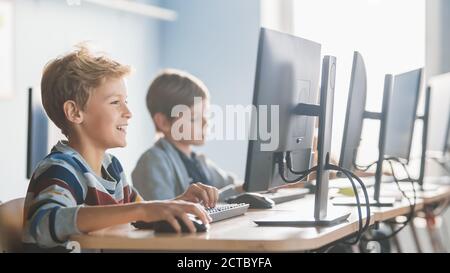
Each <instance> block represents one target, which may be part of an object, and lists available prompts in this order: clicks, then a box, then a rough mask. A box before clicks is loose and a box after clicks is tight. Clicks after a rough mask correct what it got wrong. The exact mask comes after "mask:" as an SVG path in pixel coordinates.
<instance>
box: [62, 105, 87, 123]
mask: <svg viewBox="0 0 450 273" xmlns="http://www.w3.org/2000/svg"><path fill="white" fill-rule="evenodd" d="M63 109H64V114H65V115H66V118H67V119H68V120H69V121H70V122H73V123H75V124H80V123H82V122H83V112H82V111H81V110H80V109H79V108H78V105H77V104H76V103H75V102H74V101H73V100H68V101H66V102H64V105H63Z"/></svg>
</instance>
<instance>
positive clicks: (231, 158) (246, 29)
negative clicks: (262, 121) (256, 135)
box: [161, 0, 260, 179]
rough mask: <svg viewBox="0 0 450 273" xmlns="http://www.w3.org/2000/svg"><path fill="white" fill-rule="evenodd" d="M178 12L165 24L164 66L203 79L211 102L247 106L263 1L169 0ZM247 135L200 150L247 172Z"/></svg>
mask: <svg viewBox="0 0 450 273" xmlns="http://www.w3.org/2000/svg"><path fill="white" fill-rule="evenodd" d="M164 4H165V5H166V7H168V8H170V9H173V10H175V11H178V13H179V18H178V20H177V21H176V22H175V23H163V28H162V42H163V45H164V46H162V48H161V54H162V55H161V56H162V62H161V64H162V66H163V67H175V68H179V69H184V70H187V71H189V72H191V73H193V74H194V75H196V76H198V77H199V78H200V79H202V80H203V81H204V82H205V84H206V85H207V86H208V88H209V91H210V94H211V103H212V104H216V105H219V106H221V107H223V108H222V109H225V106H226V105H238V104H240V105H249V104H251V101H252V95H253V83H254V78H255V68H256V55H257V45H258V34H259V26H260V3H259V1H257V0H245V1H242V0H227V1H223V0H208V1H203V0H189V1H185V0H167V1H165V2H164ZM247 143H248V142H247V141H245V140H234V141H230V140H211V141H208V142H207V143H206V145H205V146H204V147H202V148H201V151H202V152H204V153H205V154H207V155H208V157H210V158H211V159H212V160H213V161H215V162H216V163H217V164H218V165H219V166H220V167H221V168H223V169H225V170H227V171H231V172H233V173H235V174H237V175H238V176H239V177H240V178H241V179H243V178H244V175H245V163H246V155H247Z"/></svg>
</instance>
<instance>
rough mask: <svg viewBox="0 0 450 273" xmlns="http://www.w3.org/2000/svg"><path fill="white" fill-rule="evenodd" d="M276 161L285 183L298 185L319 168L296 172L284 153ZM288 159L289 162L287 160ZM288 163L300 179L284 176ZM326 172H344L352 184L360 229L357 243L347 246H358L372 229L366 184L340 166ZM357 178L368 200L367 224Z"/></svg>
mask: <svg viewBox="0 0 450 273" xmlns="http://www.w3.org/2000/svg"><path fill="white" fill-rule="evenodd" d="M275 158H276V159H275V160H276V162H277V164H278V172H279V174H280V177H281V178H282V179H283V181H284V182H285V183H296V182H299V181H301V180H303V179H305V178H306V177H307V176H308V175H309V174H311V173H312V172H314V171H317V168H318V166H314V167H312V168H310V169H308V170H305V171H301V172H298V171H295V170H293V169H292V162H291V158H290V153H289V152H287V158H286V157H285V156H284V154H283V153H277V154H276V155H275ZM286 159H287V160H286ZM286 161H287V165H288V168H289V171H290V172H291V173H293V174H298V175H301V176H300V177H297V178H295V179H292V180H289V179H288V178H287V177H286V176H285V174H284V164H285V162H286ZM325 169H326V170H335V171H341V172H343V173H344V174H345V175H346V176H347V178H348V179H349V181H350V183H351V184H352V188H353V191H354V192H355V198H356V203H357V205H358V206H357V207H358V223H359V229H358V233H357V236H356V237H355V241H354V242H347V244H356V243H358V242H359V240H360V239H361V237H362V236H363V234H364V233H365V232H366V231H367V230H368V229H369V227H370V202H369V195H368V194H367V190H366V187H365V185H364V183H363V182H362V181H361V179H359V177H357V176H356V175H355V174H353V173H352V172H351V171H349V170H346V169H344V168H341V167H339V166H336V165H332V164H327V165H326V166H325ZM352 177H353V178H355V179H356V180H357V181H358V183H359V184H360V185H361V188H362V190H363V193H364V197H365V199H366V208H367V218H366V223H365V224H363V217H362V211H361V201H360V200H359V195H358V190H357V188H356V185H355V182H354V181H353V178H352Z"/></svg>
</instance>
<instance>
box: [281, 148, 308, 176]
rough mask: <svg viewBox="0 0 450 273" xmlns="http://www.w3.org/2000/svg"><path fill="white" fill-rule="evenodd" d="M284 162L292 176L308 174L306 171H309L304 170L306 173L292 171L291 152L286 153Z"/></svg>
mask: <svg viewBox="0 0 450 273" xmlns="http://www.w3.org/2000/svg"><path fill="white" fill-rule="evenodd" d="M285 160H286V165H287V167H288V170H289V171H290V172H291V173H293V174H299V175H305V174H308V171H309V170H306V171H296V170H294V169H293V168H292V158H291V152H286V157H285Z"/></svg>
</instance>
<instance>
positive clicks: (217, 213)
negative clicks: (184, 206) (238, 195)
mask: <svg viewBox="0 0 450 273" xmlns="http://www.w3.org/2000/svg"><path fill="white" fill-rule="evenodd" d="M248 207H249V204H245V203H240V204H217V205H216V206H215V207H214V208H209V209H205V210H206V212H207V213H208V214H209V216H211V218H212V222H217V221H220V220H224V219H228V218H231V217H235V216H239V215H242V214H244V213H246V212H247V210H248Z"/></svg>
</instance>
